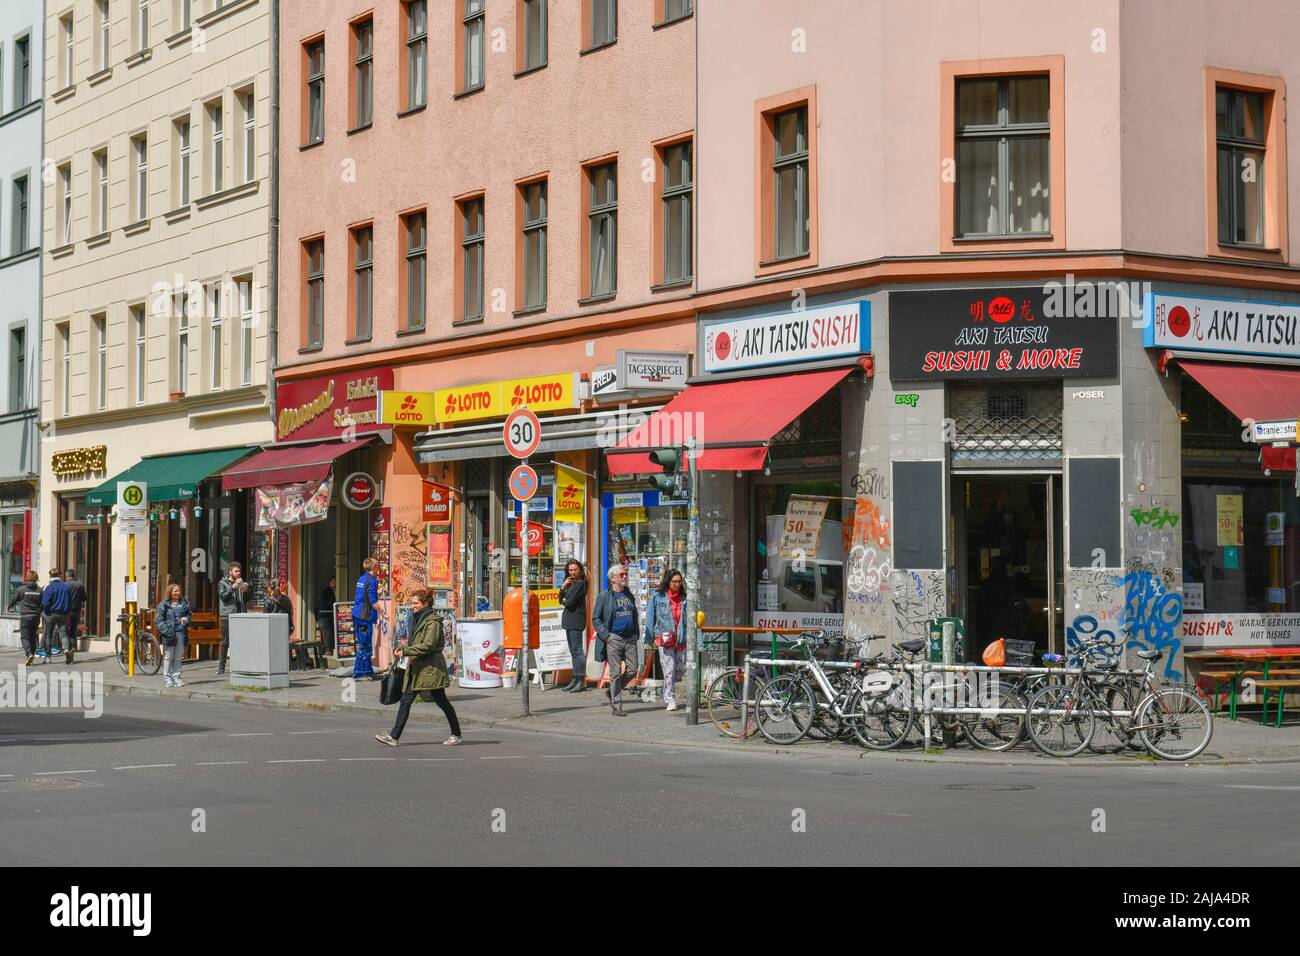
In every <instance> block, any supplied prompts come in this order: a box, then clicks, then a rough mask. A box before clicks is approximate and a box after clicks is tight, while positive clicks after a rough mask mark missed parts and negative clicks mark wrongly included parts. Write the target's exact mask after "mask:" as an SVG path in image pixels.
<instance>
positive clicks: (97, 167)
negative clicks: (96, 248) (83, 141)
mask: <svg viewBox="0 0 1300 956" xmlns="http://www.w3.org/2000/svg"><path fill="white" fill-rule="evenodd" d="M90 160H91V161H90V168H91V169H93V170H94V171H95V182H96V199H97V201H96V202H95V204H94V205H93V206H92V207H91V213H92V215H91V222H90V233H91V235H94V236H98V235H100V234H101V233H105V232H108V148H107V147H105V148H104V149H101V150H99V151H98V152H95V153H92V154H91V157H90Z"/></svg>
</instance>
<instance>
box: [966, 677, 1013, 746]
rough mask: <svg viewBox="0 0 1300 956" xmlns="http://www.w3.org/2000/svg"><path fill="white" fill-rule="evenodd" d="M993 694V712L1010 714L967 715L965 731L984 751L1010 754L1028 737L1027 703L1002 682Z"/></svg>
mask: <svg viewBox="0 0 1300 956" xmlns="http://www.w3.org/2000/svg"><path fill="white" fill-rule="evenodd" d="M989 690H990V691H991V693H990V694H989V699H988V701H987V703H988V704H989V705H990V709H993V708H996V709H997V710H999V711H1009V712H1007V713H991V714H987V715H986V714H965V715H963V716H962V717H961V718H960V719H961V723H962V727H964V728H965V730H966V736H967V737H968V738H969V739H970V742H971V743H972V744H973V745H974V746H976V747H978V748H979V749H980V750H992V751H1001V750H1010V749H1011V748H1012V747H1014V746H1015V745H1016V744H1018V743H1020V741H1021V739H1022V738H1023V737H1024V735H1025V699H1024V698H1023V697H1021V696H1020V694H1019V693H1018V692H1017V691H1015V690H1013V689H1012V688H1011V687H1010V686H1008V685H1005V684H1003V683H1001V682H998V683H996V684H995V685H994V686H993V687H992V688H990V689H989ZM981 706H983V705H981Z"/></svg>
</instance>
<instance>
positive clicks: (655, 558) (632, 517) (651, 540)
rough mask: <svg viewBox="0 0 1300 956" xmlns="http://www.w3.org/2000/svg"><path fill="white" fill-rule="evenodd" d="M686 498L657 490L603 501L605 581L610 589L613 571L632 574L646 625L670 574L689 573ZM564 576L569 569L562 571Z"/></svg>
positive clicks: (611, 496)
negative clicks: (653, 596) (620, 568)
mask: <svg viewBox="0 0 1300 956" xmlns="http://www.w3.org/2000/svg"><path fill="white" fill-rule="evenodd" d="M687 504H688V503H687V501H685V500H684V499H675V498H668V497H667V496H665V495H662V494H660V493H659V492H657V491H634V492H614V493H608V494H605V495H602V496H601V534H600V537H601V541H602V542H604V544H603V547H602V551H603V553H602V554H601V566H600V574H601V577H600V580H599V581H598V582H597V583H596V585H597V588H598V589H599V590H604V589H605V587H606V582H607V581H608V577H607V575H608V572H609V569H610V568H612V567H614V566H616V565H620V564H621V565H624V566H625V567H626V568H627V569H628V575H627V579H628V588H629V589H630V590H631V591H632V593H633V594H635V595H636V598H637V605H638V607H639V609H640V614H641V616H642V620H644V618H645V608H646V601H647V600H649V597H650V591H651V590H652V589H653V588H657V587H659V583H660V581H661V580H662V579H663V576H664V574H665V573H666V572H668V571H670V570H674V569H675V570H678V571H682V572H683V574H684V573H685V570H686V536H687V533H688V531H689V530H690V509H689V508H688V507H687ZM560 570H561V571H563V567H562V566H561V569H560Z"/></svg>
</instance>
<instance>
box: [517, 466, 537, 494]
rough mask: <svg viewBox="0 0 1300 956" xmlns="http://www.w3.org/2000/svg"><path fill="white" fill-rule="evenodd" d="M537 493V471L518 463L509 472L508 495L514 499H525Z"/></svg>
mask: <svg viewBox="0 0 1300 956" xmlns="http://www.w3.org/2000/svg"><path fill="white" fill-rule="evenodd" d="M535 494H537V472H535V471H533V469H531V468H529V467H528V466H527V465H520V466H519V467H517V468H516V469H515V470H514V471H512V472H510V495H511V497H512V498H514V499H515V501H527V500H528V499H529V498H531V497H532V496H533V495H535Z"/></svg>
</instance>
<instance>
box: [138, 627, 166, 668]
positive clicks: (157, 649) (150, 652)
mask: <svg viewBox="0 0 1300 956" xmlns="http://www.w3.org/2000/svg"><path fill="white" fill-rule="evenodd" d="M162 662H163V651H162V645H161V644H159V643H158V638H156V637H154V636H153V635H152V634H141V635H140V636H139V637H137V638H136V642H135V669H136V670H137V671H138V672H139V673H141V674H150V675H152V674H157V673H158V669H159V668H160V667H162Z"/></svg>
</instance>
